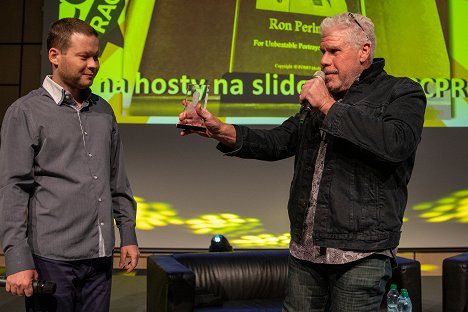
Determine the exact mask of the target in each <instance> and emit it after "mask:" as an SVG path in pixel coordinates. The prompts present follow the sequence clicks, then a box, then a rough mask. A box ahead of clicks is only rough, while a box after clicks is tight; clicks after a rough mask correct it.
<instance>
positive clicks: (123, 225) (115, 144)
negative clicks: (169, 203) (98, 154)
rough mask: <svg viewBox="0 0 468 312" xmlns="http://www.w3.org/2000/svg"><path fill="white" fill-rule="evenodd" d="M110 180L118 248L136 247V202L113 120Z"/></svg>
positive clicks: (115, 123)
mask: <svg viewBox="0 0 468 312" xmlns="http://www.w3.org/2000/svg"><path fill="white" fill-rule="evenodd" d="M114 118H115V117H114ZM110 179H111V181H110V186H111V193H112V207H113V211H114V219H115V222H116V224H117V227H118V229H119V232H120V246H127V245H138V242H137V237H136V231H135V227H136V202H135V200H134V198H133V194H132V190H131V188H130V183H129V181H128V178H127V173H126V170H125V165H124V153H123V146H122V142H121V139H120V134H119V130H118V127H117V122H116V121H115V119H114V126H113V133H112V154H111V177H110Z"/></svg>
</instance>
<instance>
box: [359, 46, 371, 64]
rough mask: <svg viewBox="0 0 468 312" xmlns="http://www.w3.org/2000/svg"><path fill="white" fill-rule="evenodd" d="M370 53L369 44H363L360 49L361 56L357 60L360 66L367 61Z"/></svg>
mask: <svg viewBox="0 0 468 312" xmlns="http://www.w3.org/2000/svg"><path fill="white" fill-rule="evenodd" d="M370 52H371V44H370V43H369V42H366V43H364V45H363V46H362V47H361V56H360V58H359V61H360V62H361V64H363V63H364V62H366V61H367V60H368V59H369V57H370Z"/></svg>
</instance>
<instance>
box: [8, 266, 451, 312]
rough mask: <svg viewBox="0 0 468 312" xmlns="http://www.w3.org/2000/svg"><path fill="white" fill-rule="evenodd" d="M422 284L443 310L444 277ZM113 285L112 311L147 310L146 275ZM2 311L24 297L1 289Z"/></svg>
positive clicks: (431, 305) (431, 304)
mask: <svg viewBox="0 0 468 312" xmlns="http://www.w3.org/2000/svg"><path fill="white" fill-rule="evenodd" d="M421 284H422V300H423V302H422V307H423V311H424V312H440V311H442V277H440V276H423V277H422V278H421ZM112 287H113V288H112V297H111V311H112V312H128V311H132V312H143V311H146V275H144V274H143V275H139V274H137V275H135V276H126V275H120V274H115V275H114V276H113V281H112ZM0 311H12V312H16V311H24V300H23V298H21V297H16V296H12V295H10V294H7V293H6V292H5V291H4V290H3V289H0Z"/></svg>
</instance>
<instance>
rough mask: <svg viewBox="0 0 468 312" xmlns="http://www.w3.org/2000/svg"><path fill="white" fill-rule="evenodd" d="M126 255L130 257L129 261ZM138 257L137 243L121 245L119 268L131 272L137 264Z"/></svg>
mask: <svg viewBox="0 0 468 312" xmlns="http://www.w3.org/2000/svg"><path fill="white" fill-rule="evenodd" d="M127 257H128V258H130V261H128V260H127ZM139 258H140V250H139V249H138V246H137V245H128V246H122V247H121V248H120V262H119V268H121V269H124V270H126V271H127V272H131V271H133V269H134V268H135V267H136V266H137V264H138V259H139Z"/></svg>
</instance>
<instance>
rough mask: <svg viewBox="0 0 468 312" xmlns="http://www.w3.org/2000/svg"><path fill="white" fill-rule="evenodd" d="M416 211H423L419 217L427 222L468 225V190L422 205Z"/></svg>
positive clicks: (415, 207) (416, 207)
mask: <svg viewBox="0 0 468 312" xmlns="http://www.w3.org/2000/svg"><path fill="white" fill-rule="evenodd" d="M413 209H414V210H418V211H422V213H421V214H420V215H419V216H420V217H421V218H423V219H425V220H426V222H431V223H440V222H447V221H457V222H460V223H468V190H462V191H458V192H454V193H452V194H451V195H450V196H447V197H444V198H441V199H439V200H437V201H435V202H432V203H421V204H419V205H416V206H414V208H413Z"/></svg>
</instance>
